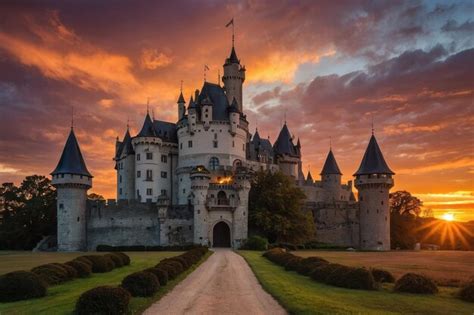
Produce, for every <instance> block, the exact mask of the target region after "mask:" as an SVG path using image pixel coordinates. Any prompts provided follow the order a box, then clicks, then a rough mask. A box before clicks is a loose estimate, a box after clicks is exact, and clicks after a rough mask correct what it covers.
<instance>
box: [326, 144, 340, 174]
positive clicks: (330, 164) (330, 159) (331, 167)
mask: <svg viewBox="0 0 474 315" xmlns="http://www.w3.org/2000/svg"><path fill="white" fill-rule="evenodd" d="M331 174H336V175H342V173H341V171H340V170H339V166H337V162H336V159H335V158H334V154H333V153H332V150H329V153H328V156H327V158H326V162H324V166H323V170H322V171H321V175H331Z"/></svg>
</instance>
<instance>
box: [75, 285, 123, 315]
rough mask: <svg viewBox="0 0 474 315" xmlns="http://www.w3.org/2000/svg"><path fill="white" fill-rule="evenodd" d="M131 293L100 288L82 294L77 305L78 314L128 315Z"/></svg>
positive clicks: (105, 287) (120, 289)
mask: <svg viewBox="0 0 474 315" xmlns="http://www.w3.org/2000/svg"><path fill="white" fill-rule="evenodd" d="M129 303H130V293H128V291H127V290H125V289H123V288H120V287H118V288H116V287H110V286H100V287H97V288H94V289H91V290H89V291H86V292H84V293H82V294H81V296H80V297H79V299H78V300H77V303H76V312H75V313H76V314H78V315H89V314H126V313H127V312H128V304H129Z"/></svg>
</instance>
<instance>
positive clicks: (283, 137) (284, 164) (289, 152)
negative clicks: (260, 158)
mask: <svg viewBox="0 0 474 315" xmlns="http://www.w3.org/2000/svg"><path fill="white" fill-rule="evenodd" d="M273 151H274V152H275V158H276V161H277V163H278V165H279V166H280V170H281V172H283V174H285V175H287V176H290V177H291V178H293V179H294V180H298V177H299V171H298V166H299V163H300V160H301V156H300V155H299V149H298V147H297V146H295V145H294V144H293V139H292V137H291V134H290V131H289V130H288V126H287V125H286V122H285V124H284V125H283V128H281V131H280V134H279V135H278V138H277V140H276V141H275V143H274V144H273Z"/></svg>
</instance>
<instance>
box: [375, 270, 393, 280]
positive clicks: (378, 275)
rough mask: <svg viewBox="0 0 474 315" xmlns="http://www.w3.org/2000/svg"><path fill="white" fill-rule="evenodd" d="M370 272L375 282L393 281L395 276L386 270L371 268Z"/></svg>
mask: <svg viewBox="0 0 474 315" xmlns="http://www.w3.org/2000/svg"><path fill="white" fill-rule="evenodd" d="M371 272H372V276H374V279H375V281H377V282H389V283H393V282H395V277H394V276H393V275H392V274H391V273H390V272H389V271H387V270H383V269H377V268H372V269H371Z"/></svg>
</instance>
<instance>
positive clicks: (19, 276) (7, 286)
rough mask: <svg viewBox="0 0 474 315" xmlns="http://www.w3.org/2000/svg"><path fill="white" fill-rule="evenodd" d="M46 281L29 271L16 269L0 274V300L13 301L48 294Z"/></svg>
mask: <svg viewBox="0 0 474 315" xmlns="http://www.w3.org/2000/svg"><path fill="white" fill-rule="evenodd" d="M46 290H47V289H46V283H44V282H43V281H42V280H41V279H40V278H39V277H38V276H37V275H36V274H34V273H32V272H28V271H14V272H10V273H7V274H4V275H2V276H0V302H13V301H20V300H27V299H32V298H39V297H43V296H45V295H46Z"/></svg>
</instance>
